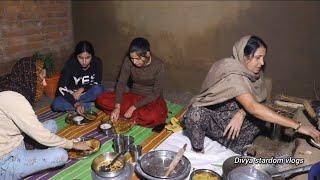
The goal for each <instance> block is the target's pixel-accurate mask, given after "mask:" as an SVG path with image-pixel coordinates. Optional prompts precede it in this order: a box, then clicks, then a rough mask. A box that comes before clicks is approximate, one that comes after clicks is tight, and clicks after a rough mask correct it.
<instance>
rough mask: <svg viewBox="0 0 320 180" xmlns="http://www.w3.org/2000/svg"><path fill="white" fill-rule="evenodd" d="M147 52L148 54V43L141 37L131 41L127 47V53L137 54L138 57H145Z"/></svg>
mask: <svg viewBox="0 0 320 180" xmlns="http://www.w3.org/2000/svg"><path fill="white" fill-rule="evenodd" d="M148 51H149V52H150V43H149V41H148V40H147V39H145V38H143V37H137V38H135V39H133V40H132V41H131V43H130V46H129V53H133V52H135V53H137V55H138V56H141V57H146V55H147V53H148Z"/></svg>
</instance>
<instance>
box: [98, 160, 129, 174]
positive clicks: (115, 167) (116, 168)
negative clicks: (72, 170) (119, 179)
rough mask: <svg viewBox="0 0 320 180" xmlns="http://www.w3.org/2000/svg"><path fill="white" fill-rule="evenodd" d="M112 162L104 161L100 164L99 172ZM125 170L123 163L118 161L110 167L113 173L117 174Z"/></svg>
mask: <svg viewBox="0 0 320 180" xmlns="http://www.w3.org/2000/svg"><path fill="white" fill-rule="evenodd" d="M111 161H112V160H108V161H103V162H101V163H100V164H99V166H98V167H99V168H98V169H99V171H101V168H102V167H103V166H108V165H109V164H110V163H111ZM122 168H123V164H122V163H121V161H119V160H117V161H116V162H115V163H113V164H112V166H111V167H110V169H111V172H117V171H120V170H121V169H122Z"/></svg>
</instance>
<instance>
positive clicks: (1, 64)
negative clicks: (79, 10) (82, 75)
mask: <svg viewBox="0 0 320 180" xmlns="http://www.w3.org/2000/svg"><path fill="white" fill-rule="evenodd" d="M73 45H74V44H73V29H72V18H71V2H70V1H61V0H57V1H54V0H50V1H43V0H41V1H40V0H39V1H35V0H33V1H32V0H21V1H18V0H14V1H13V0H12V1H0V74H3V73H5V72H6V71H7V70H8V69H10V67H11V65H12V64H13V63H14V62H15V61H17V60H18V59H19V58H21V57H24V56H31V55H32V54H33V53H34V52H35V51H40V52H42V53H49V52H51V53H53V56H54V60H55V63H56V66H57V69H60V68H61V66H62V65H63V63H64V62H65V60H66V59H67V57H68V56H69V55H70V53H71V52H72V50H73Z"/></svg>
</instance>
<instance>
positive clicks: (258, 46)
mask: <svg viewBox="0 0 320 180" xmlns="http://www.w3.org/2000/svg"><path fill="white" fill-rule="evenodd" d="M266 52H267V45H266V44H265V43H264V41H263V40H262V39H260V38H259V37H257V36H245V37H242V38H241V39H240V40H239V41H238V42H236V43H235V45H234V47H233V57H230V58H225V59H222V60H219V61H217V62H215V63H214V64H213V65H212V67H211V69H210V70H209V72H208V74H207V76H206V78H205V80H204V82H203V84H202V88H201V92H200V94H199V95H197V96H196V97H194V98H193V99H192V100H191V106H190V107H189V109H188V111H187V112H186V114H185V115H184V119H183V123H184V126H185V134H186V135H187V136H188V137H189V139H190V141H191V144H192V147H193V149H194V150H195V151H203V144H204V137H205V136H208V137H210V138H212V139H213V140H216V141H218V142H219V143H221V144H222V145H224V146H226V147H228V148H230V149H231V150H233V151H234V152H236V153H239V154H241V153H242V150H243V149H242V148H243V147H244V146H245V145H248V144H250V143H252V141H253V139H254V137H255V136H257V134H258V133H259V131H260V127H261V125H263V123H264V121H267V122H271V123H276V124H279V125H282V126H285V127H289V128H293V129H294V130H295V131H296V132H299V133H302V134H305V135H308V136H311V137H312V138H313V139H315V140H316V141H319V140H320V132H319V131H317V130H316V129H315V128H314V127H311V126H305V125H302V124H301V123H300V122H295V121H293V120H291V119H288V118H286V117H284V116H281V115H278V114H277V113H275V112H273V111H272V110H270V109H269V108H268V107H266V106H264V105H263V104H261V102H262V101H264V100H265V99H266V97H267V91H266V88H265V85H264V77H263V71H262V67H263V65H264V57H265V55H266ZM261 120H262V121H261Z"/></svg>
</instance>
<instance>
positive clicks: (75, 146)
mask: <svg viewBox="0 0 320 180" xmlns="http://www.w3.org/2000/svg"><path fill="white" fill-rule="evenodd" d="M72 149H76V150H82V151H88V150H91V149H92V147H91V146H89V144H88V143H87V142H86V141H81V142H74V143H73V147H72Z"/></svg>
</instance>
